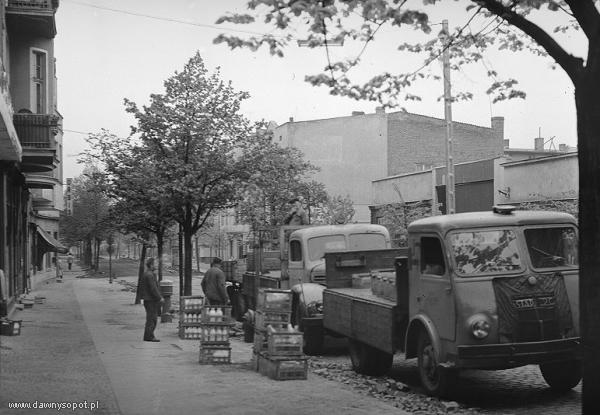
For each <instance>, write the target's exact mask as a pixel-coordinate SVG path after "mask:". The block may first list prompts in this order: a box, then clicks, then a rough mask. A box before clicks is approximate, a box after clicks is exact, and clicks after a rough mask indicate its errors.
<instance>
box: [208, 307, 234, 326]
mask: <svg viewBox="0 0 600 415" xmlns="http://www.w3.org/2000/svg"><path fill="white" fill-rule="evenodd" d="M201 323H203V324H207V323H208V324H230V323H231V306H225V305H218V306H215V305H205V306H204V307H202V317H201Z"/></svg>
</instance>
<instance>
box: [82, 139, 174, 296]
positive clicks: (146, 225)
mask: <svg viewBox="0 0 600 415" xmlns="http://www.w3.org/2000/svg"><path fill="white" fill-rule="evenodd" d="M86 141H87V142H88V144H89V150H87V151H86V152H85V159H87V160H94V161H98V162H101V163H102V165H103V167H104V169H103V174H104V178H105V181H106V193H107V195H108V196H109V197H110V198H112V200H113V202H114V203H113V206H112V208H111V212H110V213H111V218H112V223H113V225H114V226H115V227H118V228H119V229H120V230H122V231H124V232H125V233H134V234H136V235H137V236H138V237H139V238H140V239H141V240H142V241H143V248H142V255H140V267H139V276H138V277H139V279H141V278H142V275H143V271H144V265H143V264H144V260H145V257H146V255H145V254H146V247H147V244H148V241H149V234H154V235H156V245H157V251H158V279H159V280H162V272H163V255H162V254H163V247H164V237H165V234H166V232H167V229H168V227H169V226H170V225H171V224H172V223H173V222H174V220H173V218H174V216H175V209H174V207H173V206H172V204H171V201H170V200H169V197H168V195H166V194H164V193H163V192H162V191H161V188H160V186H158V187H157V186H156V183H157V182H156V180H155V176H154V172H155V163H154V162H153V159H152V158H151V157H148V150H147V149H146V148H144V147H143V146H142V145H141V143H140V142H139V141H137V140H135V139H133V138H121V137H118V136H116V135H114V134H111V133H110V132H109V131H107V130H102V131H100V132H99V133H96V134H90V135H89V137H88V138H87V140H86ZM85 159H84V160H85ZM138 286H139V284H138ZM139 300H140V299H139V296H136V304H139V302H140V301H139Z"/></svg>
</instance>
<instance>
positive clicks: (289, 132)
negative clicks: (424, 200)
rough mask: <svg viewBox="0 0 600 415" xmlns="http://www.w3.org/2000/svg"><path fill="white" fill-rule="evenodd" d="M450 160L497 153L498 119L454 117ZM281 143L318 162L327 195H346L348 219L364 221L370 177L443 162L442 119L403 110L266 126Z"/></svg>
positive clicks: (501, 137)
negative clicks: (350, 208)
mask: <svg viewBox="0 0 600 415" xmlns="http://www.w3.org/2000/svg"><path fill="white" fill-rule="evenodd" d="M453 126H454V139H453V141H454V161H455V163H463V162H468V161H474V160H481V159H487V158H492V157H498V156H501V155H502V154H503V146H504V118H503V117H492V119H491V123H490V127H486V126H477V125H472V124H467V123H461V122H454V123H453ZM271 130H272V131H273V139H274V140H275V142H277V143H279V144H280V145H282V146H289V147H296V148H298V149H300V150H301V151H302V152H303V153H304V156H305V159H306V160H307V161H309V162H311V163H313V164H315V165H317V166H319V167H320V169H321V170H320V171H319V172H318V173H316V175H315V180H317V181H320V182H322V183H324V184H325V186H326V188H327V192H328V193H329V194H331V195H341V196H346V195H349V196H350V198H351V199H352V200H353V202H354V208H355V211H356V214H355V216H354V220H355V221H358V222H369V221H370V218H371V213H370V211H369V206H370V205H372V203H373V201H372V192H371V182H372V181H373V180H376V179H381V178H383V177H388V176H393V175H398V174H403V173H410V172H416V171H425V170H429V169H431V168H433V167H436V166H441V165H445V163H446V155H445V145H446V144H445V143H446V138H445V135H446V121H445V120H443V119H439V118H435V117H429V116H424V115H419V114H411V113H408V112H404V111H397V112H390V113H386V112H385V111H384V109H383V108H382V107H378V108H376V110H375V113H373V114H365V113H364V112H360V111H356V112H353V113H352V115H350V116H346V117H336V118H329V119H321V120H309V121H294V120H293V119H290V121H289V122H287V123H285V124H283V125H280V126H276V127H271Z"/></svg>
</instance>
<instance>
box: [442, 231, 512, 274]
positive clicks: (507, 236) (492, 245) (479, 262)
mask: <svg viewBox="0 0 600 415" xmlns="http://www.w3.org/2000/svg"><path fill="white" fill-rule="evenodd" d="M450 243H451V245H452V254H453V256H454V261H455V264H456V272H457V273H458V274H462V275H472V274H487V273H498V272H515V271H518V270H520V269H521V258H520V256H519V247H518V243H517V235H516V234H515V232H513V231H512V230H510V229H495V230H484V231H474V232H457V233H454V234H451V235H450Z"/></svg>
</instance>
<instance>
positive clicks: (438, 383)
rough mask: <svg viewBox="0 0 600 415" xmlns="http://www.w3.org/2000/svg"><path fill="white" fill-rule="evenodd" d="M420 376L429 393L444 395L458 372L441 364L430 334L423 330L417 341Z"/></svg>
mask: <svg viewBox="0 0 600 415" xmlns="http://www.w3.org/2000/svg"><path fill="white" fill-rule="evenodd" d="M417 360H418V367H419V378H420V379H421V384H422V385H423V387H424V388H425V392H427V394H428V395H432V396H440V397H444V396H447V394H448V389H449V386H450V384H451V383H452V381H453V380H454V379H455V378H456V372H455V371H452V370H450V369H446V368H444V367H442V366H440V365H439V362H438V361H437V357H436V355H435V349H434V348H433V343H432V342H431V339H430V338H429V334H427V333H426V332H425V331H421V333H420V334H419V339H418V343H417Z"/></svg>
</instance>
